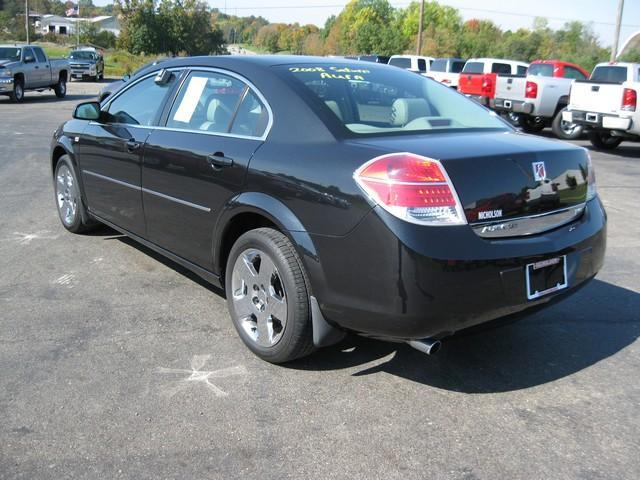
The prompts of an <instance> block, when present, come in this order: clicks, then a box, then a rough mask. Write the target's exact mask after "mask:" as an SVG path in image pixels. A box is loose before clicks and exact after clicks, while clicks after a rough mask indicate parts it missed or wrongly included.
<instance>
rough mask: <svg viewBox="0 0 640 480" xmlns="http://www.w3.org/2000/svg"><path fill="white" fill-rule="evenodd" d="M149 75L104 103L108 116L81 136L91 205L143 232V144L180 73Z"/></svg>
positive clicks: (115, 221) (129, 228) (111, 219)
mask: <svg viewBox="0 0 640 480" xmlns="http://www.w3.org/2000/svg"><path fill="white" fill-rule="evenodd" d="M177 74H178V73H173V74H171V75H170V77H169V78H163V79H162V81H159V80H158V77H161V76H162V75H158V76H156V73H152V74H149V75H147V76H145V77H143V78H142V79H140V80H138V81H135V82H133V83H132V85H131V86H129V87H127V88H126V89H123V90H122V92H120V93H119V94H118V95H116V96H114V97H113V99H111V100H110V101H109V102H108V103H107V104H106V105H104V106H103V108H102V110H103V112H104V117H105V119H104V121H102V122H90V123H89V125H88V126H87V128H86V129H85V131H84V132H83V135H82V137H81V138H79V141H80V146H79V151H80V168H81V171H82V179H83V181H84V186H85V191H86V196H87V202H88V207H89V210H90V211H91V212H93V213H95V214H96V215H97V216H99V217H101V218H103V219H104V220H107V221H108V222H111V223H113V224H115V225H117V226H119V227H121V228H124V229H125V230H127V231H129V232H132V233H134V234H137V235H141V236H144V234H145V231H146V228H145V221H144V214H143V210H142V190H141V182H140V175H141V164H142V154H143V151H144V144H145V141H146V139H147V137H148V136H149V134H150V133H151V132H152V131H153V128H154V126H156V125H157V122H158V119H159V117H160V113H161V111H162V108H163V106H164V102H165V100H166V98H167V96H168V95H169V93H170V92H171V89H172V88H173V87H174V85H175V83H176V75H177Z"/></svg>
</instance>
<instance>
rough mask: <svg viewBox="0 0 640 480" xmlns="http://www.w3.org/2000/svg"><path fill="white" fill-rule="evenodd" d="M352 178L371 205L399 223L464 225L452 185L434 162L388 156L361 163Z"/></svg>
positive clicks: (440, 165) (401, 156) (419, 157)
mask: <svg viewBox="0 0 640 480" xmlns="http://www.w3.org/2000/svg"><path fill="white" fill-rule="evenodd" d="M353 177H354V179H355V181H356V183H357V184H358V185H359V186H360V187H361V188H362V189H363V190H364V191H365V192H366V193H367V194H368V195H369V197H370V198H371V199H372V200H373V201H374V202H376V203H377V204H378V205H380V206H381V207H382V208H384V209H385V210H387V211H388V212H390V213H391V214H393V215H395V216H396V217H398V218H401V219H402V220H406V221H408V222H412V223H418V224H421V225H463V224H466V223H467V220H466V218H465V216H464V212H463V210H462V205H461V204H460V200H459V199H458V195H457V194H456V191H455V189H454V187H453V184H452V183H451V180H450V179H449V177H448V176H447V172H446V171H445V169H444V167H443V166H442V164H441V163H440V162H439V161H438V160H434V159H432V158H427V157H422V156H420V155H415V154H413V153H391V154H388V155H382V156H380V157H376V158H374V159H373V160H370V161H369V162H367V163H365V164H364V165H363V166H361V167H360V168H359V169H358V170H356V172H355V173H354V176H353Z"/></svg>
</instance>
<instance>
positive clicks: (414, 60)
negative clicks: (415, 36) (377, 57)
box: [389, 55, 435, 76]
mask: <svg viewBox="0 0 640 480" xmlns="http://www.w3.org/2000/svg"><path fill="white" fill-rule="evenodd" d="M434 60H435V59H434V58H433V57H422V56H420V55H392V56H391V58H390V59H389V65H393V66H394V67H399V68H404V69H405V70H409V71H411V72H415V73H419V74H420V75H425V76H426V75H427V74H428V73H429V72H430V71H431V64H432V63H433V61H434Z"/></svg>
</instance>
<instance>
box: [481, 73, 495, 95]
mask: <svg viewBox="0 0 640 480" xmlns="http://www.w3.org/2000/svg"><path fill="white" fill-rule="evenodd" d="M482 95H483V96H485V97H492V96H493V78H491V77H484V78H483V79H482Z"/></svg>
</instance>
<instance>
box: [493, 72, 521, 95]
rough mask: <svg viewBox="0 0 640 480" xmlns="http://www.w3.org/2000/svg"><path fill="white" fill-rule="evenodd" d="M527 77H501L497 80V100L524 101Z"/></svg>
mask: <svg viewBox="0 0 640 480" xmlns="http://www.w3.org/2000/svg"><path fill="white" fill-rule="evenodd" d="M526 83H527V79H526V77H525V76H518V75H504V76H503V75H501V76H499V77H498V78H497V79H496V98H502V99H504V100H524V98H525V85H526Z"/></svg>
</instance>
